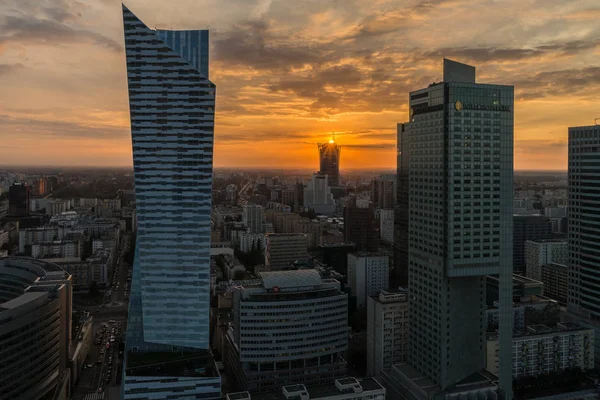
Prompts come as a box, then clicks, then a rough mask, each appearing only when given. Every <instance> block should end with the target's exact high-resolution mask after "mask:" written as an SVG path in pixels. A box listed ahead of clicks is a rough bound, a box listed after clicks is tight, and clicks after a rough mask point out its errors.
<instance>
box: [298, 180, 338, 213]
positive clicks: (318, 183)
mask: <svg viewBox="0 0 600 400" xmlns="http://www.w3.org/2000/svg"><path fill="white" fill-rule="evenodd" d="M304 208H306V209H312V210H315V212H316V213H317V214H333V213H334V212H335V200H334V199H333V194H331V189H330V187H329V183H328V177H327V175H321V174H313V175H312V178H311V180H310V181H309V182H308V184H307V185H306V188H304Z"/></svg>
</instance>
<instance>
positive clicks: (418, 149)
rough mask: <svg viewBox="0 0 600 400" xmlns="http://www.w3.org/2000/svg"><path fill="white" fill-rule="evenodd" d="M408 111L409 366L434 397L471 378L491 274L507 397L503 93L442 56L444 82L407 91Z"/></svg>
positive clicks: (506, 101)
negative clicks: (432, 386)
mask: <svg viewBox="0 0 600 400" xmlns="http://www.w3.org/2000/svg"><path fill="white" fill-rule="evenodd" d="M410 110H411V115H410V122H409V123H408V124H406V125H405V131H404V132H402V142H403V141H404V138H405V137H406V136H405V135H408V137H410V140H409V148H408V149H406V150H409V151H410V157H409V160H408V163H409V179H410V180H409V184H410V193H409V195H410V197H409V227H410V230H409V232H410V237H409V255H408V260H409V263H408V264H409V280H408V281H409V292H410V349H411V355H410V358H409V360H410V364H411V365H412V367H413V368H415V369H416V370H418V371H420V373H422V374H425V375H426V376H427V377H428V378H430V379H431V380H432V381H433V382H435V383H436V384H437V385H439V389H440V390H441V391H445V390H447V389H449V388H452V387H453V386H454V385H456V384H458V383H459V382H461V381H464V380H465V379H466V378H469V377H471V376H472V375H474V374H478V373H479V371H481V370H482V369H483V368H484V367H485V362H484V359H485V344H486V342H485V340H486V339H485V329H486V325H487V321H486V314H485V311H486V301H485V300H486V299H485V289H486V275H490V274H500V288H501V290H500V306H501V312H500V317H499V319H500V336H501V337H500V356H499V357H500V362H499V365H500V366H499V372H500V386H501V389H503V390H505V391H506V393H507V396H508V397H510V396H511V393H512V388H511V386H512V377H511V372H512V368H511V360H512V359H511V356H512V353H511V349H512V289H511V288H512V199H513V150H512V149H513V87H512V86H500V85H488V84H478V83H475V68H474V67H471V66H468V65H465V64H461V63H457V62H454V61H450V60H444V82H439V83H436V84H432V85H430V86H429V87H427V88H424V89H421V90H418V91H415V92H411V93H410ZM401 156H402V158H403V157H404V149H402V154H401ZM401 161H403V160H401ZM400 165H401V166H402V163H401V164H400ZM400 186H401V187H402V188H403V189H404V188H405V186H404V185H400ZM410 378H411V377H407V379H410Z"/></svg>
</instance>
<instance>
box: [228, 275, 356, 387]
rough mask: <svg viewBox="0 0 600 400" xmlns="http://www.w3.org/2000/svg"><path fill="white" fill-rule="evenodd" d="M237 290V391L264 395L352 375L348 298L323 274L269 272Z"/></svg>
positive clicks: (233, 362)
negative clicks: (348, 361)
mask: <svg viewBox="0 0 600 400" xmlns="http://www.w3.org/2000/svg"><path fill="white" fill-rule="evenodd" d="M231 290H233V322H232V323H231V324H230V325H229V330H228V332H227V338H226V340H227V347H228V349H227V351H226V354H227V356H226V364H227V369H228V371H230V372H231V377H232V378H233V380H234V382H235V387H237V388H238V389H239V390H248V391H250V392H264V391H271V390H274V389H277V388H280V387H281V386H284V385H291V384H297V383H305V384H323V383H328V382H331V381H332V380H333V379H337V378H340V377H343V376H345V375H346V361H345V360H344V358H343V357H344V353H345V351H346V349H347V347H348V296H347V295H346V294H345V293H342V292H341V291H340V283H339V282H338V281H336V280H335V279H323V278H321V276H320V275H319V273H318V272H317V271H315V270H314V269H310V270H298V271H277V272H263V273H261V279H257V280H254V281H244V282H240V284H239V285H237V286H234V287H232V288H231Z"/></svg>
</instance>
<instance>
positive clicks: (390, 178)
mask: <svg viewBox="0 0 600 400" xmlns="http://www.w3.org/2000/svg"><path fill="white" fill-rule="evenodd" d="M371 201H372V202H373V204H375V205H376V207H377V208H394V205H395V204H396V175H381V176H380V177H379V178H375V179H373V182H372V184H371Z"/></svg>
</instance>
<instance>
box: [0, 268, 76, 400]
mask: <svg viewBox="0 0 600 400" xmlns="http://www.w3.org/2000/svg"><path fill="white" fill-rule="evenodd" d="M72 311H73V310H72V287H71V277H70V276H69V274H67V273H66V272H64V271H63V270H62V269H60V268H59V267H58V266H56V265H54V264H51V263H46V262H42V261H39V260H32V259H28V258H19V257H9V258H4V259H1V260H0V360H1V364H2V373H1V374H0V398H2V399H31V400H37V399H46V398H52V396H53V394H54V393H55V392H57V391H59V392H60V391H63V389H62V386H65V385H66V386H67V387H68V386H69V373H68V366H69V365H68V363H69V346H70V345H71V314H72Z"/></svg>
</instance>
